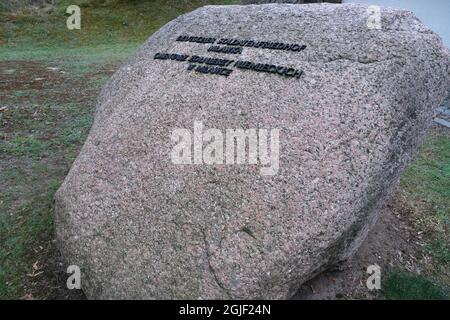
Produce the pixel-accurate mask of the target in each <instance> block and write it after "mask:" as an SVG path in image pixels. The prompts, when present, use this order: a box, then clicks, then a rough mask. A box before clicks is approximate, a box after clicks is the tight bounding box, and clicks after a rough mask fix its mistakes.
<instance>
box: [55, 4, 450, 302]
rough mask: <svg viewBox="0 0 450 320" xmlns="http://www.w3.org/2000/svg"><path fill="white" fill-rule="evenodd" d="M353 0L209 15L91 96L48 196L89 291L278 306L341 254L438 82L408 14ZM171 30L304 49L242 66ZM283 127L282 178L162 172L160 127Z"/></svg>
mask: <svg viewBox="0 0 450 320" xmlns="http://www.w3.org/2000/svg"><path fill="white" fill-rule="evenodd" d="M367 19H368V14H367V11H366V7H365V6H359V5H331V4H321V5H281V4H272V5H250V6H207V7H203V8H201V9H198V10H196V11H194V12H191V13H189V14H186V15H183V16H180V17H179V18H177V19H176V20H174V21H172V22H170V23H168V24H167V25H166V26H164V27H163V28H161V30H159V31H158V32H157V33H155V34H154V35H153V36H152V37H151V38H150V39H149V40H148V41H147V42H146V43H145V44H144V45H143V46H142V47H141V48H140V49H139V51H138V52H137V54H136V55H135V56H134V57H132V58H131V59H130V60H129V61H128V62H127V63H126V64H125V65H124V66H123V67H122V68H121V69H120V70H119V71H118V72H116V74H115V75H114V76H113V77H112V78H111V80H110V81H109V82H108V84H107V85H106V86H105V88H104V89H103V91H102V93H101V94H100V97H99V100H98V106H97V112H96V119H95V123H94V126H93V128H92V130H91V133H90V135H89V137H88V139H87V141H86V143H85V145H84V147H83V149H82V151H81V153H80V155H79V157H78V158H77V159H76V161H75V163H74V164H73V167H72V169H71V170H70V173H69V174H68V176H67V178H66V180H65V181H64V183H63V185H62V186H61V188H60V189H59V191H58V192H57V194H56V198H55V209H56V215H55V219H56V231H57V239H58V243H59V246H60V248H61V251H62V253H63V255H64V257H65V259H66V261H67V264H75V265H79V266H80V267H81V268H82V286H83V289H84V291H85V293H86V295H87V296H88V297H89V298H152V299H163V298H164V299H166V298H167V299H172V298H176V299H181V298H189V299H197V298H203V299H206V298H270V299H272V298H275V299H278V298H289V297H291V296H292V295H293V294H295V292H296V291H297V289H298V288H299V286H300V285H301V284H302V283H303V282H304V281H306V280H308V279H310V278H311V277H312V276H314V275H315V274H317V273H318V272H320V271H322V270H324V269H325V268H327V267H329V266H332V265H334V264H336V263H339V262H340V261H342V260H345V259H346V258H348V257H349V256H350V255H351V254H352V253H353V252H354V251H355V249H356V248H357V247H358V246H359V244H360V243H361V242H362V241H363V240H364V237H365V235H366V234H367V231H368V229H369V228H370V226H371V225H372V224H373V223H374V221H375V220H376V218H377V211H378V209H379V208H380V206H382V204H383V202H384V200H385V199H386V197H387V196H388V195H389V194H390V192H391V191H392V189H393V188H394V187H395V185H396V183H397V181H398V178H399V175H400V173H401V171H402V169H403V168H404V166H405V164H406V162H407V160H408V159H409V158H410V156H411V154H412V153H413V151H414V149H415V147H416V146H417V145H418V144H419V141H420V138H421V137H422V135H423V133H424V131H425V130H426V128H427V126H428V125H429V124H430V123H431V120H432V118H433V113H434V109H435V107H437V106H438V105H439V103H440V102H442V100H443V98H444V97H445V94H446V90H447V86H448V74H449V59H448V54H447V52H446V50H445V49H444V48H443V46H442V44H441V41H440V39H439V37H438V36H437V35H436V34H434V33H432V32H431V31H430V29H428V28H427V27H425V26H423V25H422V24H421V23H420V21H419V20H418V19H417V18H415V17H414V16H413V14H411V13H409V12H406V11H398V10H391V9H389V10H388V9H383V10H382V29H381V30H369V29H368V28H367V24H366V22H367ZM180 35H195V36H205V37H218V38H221V37H227V38H239V39H247V38H251V39H255V40H267V41H269V40H270V41H282V42H287V43H301V44H305V45H307V48H306V49H305V50H303V51H301V52H290V51H281V50H269V49H255V48H244V50H243V53H242V54H240V55H239V56H235V55H224V54H219V53H211V52H207V48H208V45H205V44H200V43H189V42H177V41H175V39H176V38H177V37H178V36H180ZM157 52H177V53H186V54H199V55H203V56H214V57H221V58H224V57H226V58H231V59H242V60H251V61H263V62H267V63H273V64H279V65H289V66H292V67H295V68H299V69H302V70H303V71H304V74H303V75H302V76H301V78H300V79H293V78H286V77H282V76H279V75H276V74H268V73H261V72H254V71H248V70H246V71H242V70H234V71H233V73H232V74H231V75H230V76H229V77H224V76H218V75H210V74H201V73H196V72H191V71H187V70H186V65H187V63H185V62H178V61H168V60H165V61H162V60H154V59H153V57H154V55H155V53H157ZM195 120H197V121H202V122H203V125H204V127H205V128H218V129H220V130H223V131H224V130H225V128H266V129H271V128H278V129H280V130H281V131H280V169H279V171H278V174H276V175H274V176H262V175H261V174H260V171H259V166H255V165H245V164H244V165H176V164H173V163H172V161H171V158H170V156H169V155H170V153H171V150H172V148H173V146H174V143H173V142H172V141H171V133H172V131H173V130H174V129H175V128H187V129H190V130H192V128H193V124H194V121H195Z"/></svg>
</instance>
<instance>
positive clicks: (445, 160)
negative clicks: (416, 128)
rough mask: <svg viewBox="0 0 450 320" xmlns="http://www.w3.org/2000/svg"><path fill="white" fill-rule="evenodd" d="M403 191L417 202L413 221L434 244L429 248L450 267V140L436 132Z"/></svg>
mask: <svg viewBox="0 0 450 320" xmlns="http://www.w3.org/2000/svg"><path fill="white" fill-rule="evenodd" d="M400 187H401V190H402V192H403V194H404V195H405V196H406V198H407V199H409V200H410V202H411V203H414V206H413V210H412V213H411V217H410V218H411V220H412V221H413V222H414V224H415V225H416V226H417V228H418V229H420V230H424V231H425V232H426V235H427V236H428V238H429V239H431V241H430V242H429V244H428V249H429V250H430V252H431V253H432V255H433V256H434V258H435V259H436V260H437V261H438V262H439V263H440V264H441V265H447V266H450V251H449V250H450V232H449V231H450V138H449V135H448V133H444V132H443V131H433V132H431V133H430V134H429V135H428V136H427V137H426V139H425V141H424V143H423V145H422V146H421V148H420V150H419V153H418V154H417V156H416V157H415V159H414V161H413V163H412V164H411V165H410V166H409V167H408V168H407V170H406V171H405V173H404V174H403V176H402V178H401V183H400Z"/></svg>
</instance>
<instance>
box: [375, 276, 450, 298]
mask: <svg viewBox="0 0 450 320" xmlns="http://www.w3.org/2000/svg"><path fill="white" fill-rule="evenodd" d="M383 295H384V296H385V298H386V299H389V300H447V299H448V295H447V294H446V293H445V292H444V290H443V289H442V288H441V287H440V286H438V285H436V284H435V283H433V281H431V280H430V279H428V278H427V277H425V276H423V275H415V274H412V273H409V272H404V271H393V272H391V273H390V274H388V276H387V278H386V280H385V281H384V282H383Z"/></svg>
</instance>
